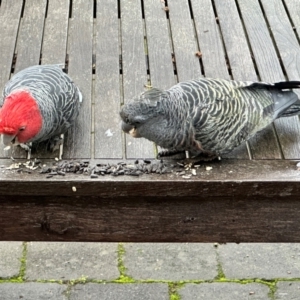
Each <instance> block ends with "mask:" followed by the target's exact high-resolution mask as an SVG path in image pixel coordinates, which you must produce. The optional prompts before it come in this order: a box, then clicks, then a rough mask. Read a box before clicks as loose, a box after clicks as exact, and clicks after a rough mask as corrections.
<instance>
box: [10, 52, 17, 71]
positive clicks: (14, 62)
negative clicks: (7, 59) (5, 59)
mask: <svg viewBox="0 0 300 300" xmlns="http://www.w3.org/2000/svg"><path fill="white" fill-rule="evenodd" d="M16 61H17V53H14V55H13V59H12V63H11V70H10V73H11V74H13V73H14V72H15V67H16Z"/></svg>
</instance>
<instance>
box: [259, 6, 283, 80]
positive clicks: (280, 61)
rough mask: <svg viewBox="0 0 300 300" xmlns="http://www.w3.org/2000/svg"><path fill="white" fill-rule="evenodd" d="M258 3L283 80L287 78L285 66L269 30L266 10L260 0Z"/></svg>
mask: <svg viewBox="0 0 300 300" xmlns="http://www.w3.org/2000/svg"><path fill="white" fill-rule="evenodd" d="M258 3H259V6H260V9H261V11H262V14H263V17H264V19H265V22H266V24H267V28H268V31H269V34H270V37H271V39H272V42H273V45H274V48H275V51H276V55H277V58H278V61H279V64H280V67H281V70H282V73H283V75H284V78H285V80H288V75H287V71H286V69H285V66H284V64H283V61H282V59H281V55H280V52H279V49H278V47H277V44H276V41H275V38H274V35H273V32H272V30H271V25H270V22H269V20H268V18H267V16H266V12H265V10H264V7H263V4H262V2H261V0H258Z"/></svg>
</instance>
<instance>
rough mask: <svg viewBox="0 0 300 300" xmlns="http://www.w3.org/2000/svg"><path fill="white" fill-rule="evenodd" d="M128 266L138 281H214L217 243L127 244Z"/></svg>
mask: <svg viewBox="0 0 300 300" xmlns="http://www.w3.org/2000/svg"><path fill="white" fill-rule="evenodd" d="M124 247H125V250H126V254H125V258H124V264H125V266H126V268H127V272H126V273H127V275H129V276H131V277H133V278H134V279H155V280H183V279H185V280H192V279H214V278H215V277H216V276H217V274H218V272H217V259H216V253H215V250H214V246H213V244H201V246H200V244H192V243H190V244H169V243H158V244H149V243H139V244H125V245H124Z"/></svg>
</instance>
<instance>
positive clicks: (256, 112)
mask: <svg viewBox="0 0 300 300" xmlns="http://www.w3.org/2000/svg"><path fill="white" fill-rule="evenodd" d="M291 88H300V81H290V82H279V83H275V84H268V83H262V82H246V81H245V82H242V81H230V80H223V79H208V78H206V79H200V80H190V81H186V82H181V83H179V84H176V85H175V86H173V87H171V88H170V89H169V90H166V91H162V90H159V89H155V88H154V89H151V90H149V91H146V92H144V93H142V94H141V95H140V96H139V97H138V98H137V99H133V100H131V101H129V102H128V103H126V104H125V105H124V106H123V107H122V109H121V112H120V116H121V118H122V120H123V122H122V129H123V130H124V131H125V132H126V133H130V134H131V135H132V136H134V137H144V138H146V139H148V140H151V141H153V142H155V143H156V144H157V145H159V146H161V147H163V148H165V149H168V150H169V153H176V152H181V151H190V152H191V154H192V155H194V156H195V155H198V154H200V153H209V154H212V153H213V154H215V155H222V154H225V153H228V152H230V151H232V150H233V149H234V148H236V147H237V146H239V145H240V144H242V143H243V142H245V141H246V140H248V139H249V138H251V137H252V136H254V135H255V134H256V133H257V132H258V131H260V130H262V129H263V128H265V127H266V126H267V125H269V124H270V123H271V122H273V121H274V120H275V119H276V118H279V117H286V116H291V115H296V114H299V113H300V101H299V99H298V97H297V95H296V94H295V93H294V92H292V91H289V90H288V91H284V90H283V89H291Z"/></svg>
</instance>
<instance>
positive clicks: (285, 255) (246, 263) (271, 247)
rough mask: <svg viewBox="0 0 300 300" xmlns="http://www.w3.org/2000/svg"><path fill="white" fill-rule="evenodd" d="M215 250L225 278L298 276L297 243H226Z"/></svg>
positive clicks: (298, 249) (299, 264)
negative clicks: (217, 252)
mask: <svg viewBox="0 0 300 300" xmlns="http://www.w3.org/2000/svg"><path fill="white" fill-rule="evenodd" d="M218 251H219V255H220V262H221V265H222V268H223V271H224V273H225V276H226V277H227V278H262V279H272V278H296V277H300V244H293V243H291V244H290V243H276V244H267V243H266V244H265V243H264V244H260V243H253V244H252V243H251V244H238V245H237V244H226V245H220V246H219V250H218ZM299 299H300V297H299Z"/></svg>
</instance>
